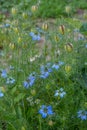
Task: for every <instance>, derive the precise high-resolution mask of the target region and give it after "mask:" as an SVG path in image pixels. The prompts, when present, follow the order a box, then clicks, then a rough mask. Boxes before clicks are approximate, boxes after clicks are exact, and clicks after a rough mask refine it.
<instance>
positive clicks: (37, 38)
mask: <svg viewBox="0 0 87 130" xmlns="http://www.w3.org/2000/svg"><path fill="white" fill-rule="evenodd" d="M30 36H31V37H32V40H33V41H39V40H41V37H40V35H39V34H38V35H36V34H34V32H30Z"/></svg>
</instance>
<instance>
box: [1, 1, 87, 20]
mask: <svg viewBox="0 0 87 130" xmlns="http://www.w3.org/2000/svg"><path fill="white" fill-rule="evenodd" d="M86 2H87V1H86V0H49V1H48V0H11V1H10V0H0V10H1V11H0V15H1V13H2V12H3V13H8V12H10V9H11V8H12V7H16V8H17V9H18V11H19V13H21V12H23V11H26V12H28V13H30V8H31V6H33V5H39V8H38V12H37V16H38V17H39V18H41V17H42V18H48V17H50V18H57V17H59V16H61V15H64V16H67V14H66V12H65V7H66V6H71V8H72V11H71V13H72V14H74V13H77V11H78V10H79V9H82V10H83V9H87V4H86ZM0 17H1V16H0Z"/></svg>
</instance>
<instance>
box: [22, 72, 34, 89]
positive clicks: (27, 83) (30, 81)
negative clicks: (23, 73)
mask: <svg viewBox="0 0 87 130" xmlns="http://www.w3.org/2000/svg"><path fill="white" fill-rule="evenodd" d="M35 79H36V77H35V73H32V74H30V75H29V77H28V78H27V80H26V81H24V82H23V86H24V87H25V88H29V87H31V86H32V85H33V84H34V82H35Z"/></svg>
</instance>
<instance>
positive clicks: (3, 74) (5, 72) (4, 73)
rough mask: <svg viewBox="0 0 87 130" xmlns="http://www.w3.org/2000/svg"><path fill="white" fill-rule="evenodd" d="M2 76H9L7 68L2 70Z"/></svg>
mask: <svg viewBox="0 0 87 130" xmlns="http://www.w3.org/2000/svg"><path fill="white" fill-rule="evenodd" d="M1 77H3V78H7V71H6V70H2V73H1Z"/></svg>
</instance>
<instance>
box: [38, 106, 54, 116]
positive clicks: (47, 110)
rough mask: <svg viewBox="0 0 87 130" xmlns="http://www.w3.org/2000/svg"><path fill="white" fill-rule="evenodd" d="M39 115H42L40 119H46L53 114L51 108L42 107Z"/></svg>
mask: <svg viewBox="0 0 87 130" xmlns="http://www.w3.org/2000/svg"><path fill="white" fill-rule="evenodd" d="M39 114H41V115H42V118H46V117H47V116H48V115H53V114H54V112H53V110H52V106H46V105H42V106H41V109H40V110H39Z"/></svg>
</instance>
